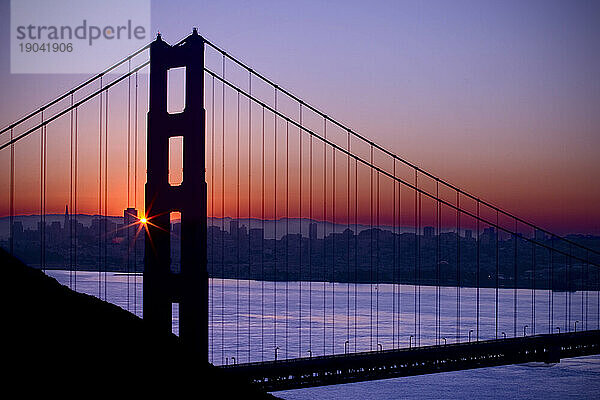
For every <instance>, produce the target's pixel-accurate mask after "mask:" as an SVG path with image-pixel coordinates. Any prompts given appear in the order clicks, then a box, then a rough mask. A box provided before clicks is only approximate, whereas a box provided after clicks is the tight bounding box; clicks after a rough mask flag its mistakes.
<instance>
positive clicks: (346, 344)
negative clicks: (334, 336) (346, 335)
mask: <svg viewBox="0 0 600 400" xmlns="http://www.w3.org/2000/svg"><path fill="white" fill-rule="evenodd" d="M349 343H350V341H349V340H346V341H345V342H344V354H348V344H349Z"/></svg>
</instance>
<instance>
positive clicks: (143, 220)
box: [140, 217, 148, 224]
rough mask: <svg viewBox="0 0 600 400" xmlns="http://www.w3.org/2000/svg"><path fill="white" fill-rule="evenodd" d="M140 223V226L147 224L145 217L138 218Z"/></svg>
mask: <svg viewBox="0 0 600 400" xmlns="http://www.w3.org/2000/svg"><path fill="white" fill-rule="evenodd" d="M140 222H141V223H142V224H145V223H146V222H148V220H147V219H146V218H145V217H142V218H140Z"/></svg>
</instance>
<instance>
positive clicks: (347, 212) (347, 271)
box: [346, 131, 352, 346]
mask: <svg viewBox="0 0 600 400" xmlns="http://www.w3.org/2000/svg"><path fill="white" fill-rule="evenodd" d="M347 134H348V144H347V149H348V153H350V131H348V132H347ZM346 173H347V175H346V178H347V182H346V224H347V227H346V229H347V231H346V233H347V235H346V340H347V341H348V346H350V234H351V232H352V231H351V230H350V154H348V155H347V156H346Z"/></svg>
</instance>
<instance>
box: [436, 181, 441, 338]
mask: <svg viewBox="0 0 600 400" xmlns="http://www.w3.org/2000/svg"><path fill="white" fill-rule="evenodd" d="M435 198H436V209H435V215H436V220H437V221H436V222H437V229H436V233H437V238H436V239H437V240H436V252H435V253H436V256H435V280H436V285H435V332H436V334H435V344H437V345H439V344H440V306H441V299H440V294H441V293H440V238H441V234H442V233H441V221H440V219H441V215H440V214H441V208H440V182H439V180H437V179H436V180H435Z"/></svg>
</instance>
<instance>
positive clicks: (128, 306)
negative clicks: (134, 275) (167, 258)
mask: <svg viewBox="0 0 600 400" xmlns="http://www.w3.org/2000/svg"><path fill="white" fill-rule="evenodd" d="M127 61H128V62H127V72H128V74H127V208H129V207H131V194H130V193H131V58H130V59H129V60H127ZM130 221H131V218H130V217H128V218H127V221H124V222H126V224H125V229H126V230H125V234H126V235H127V310H130V305H129V300H130V295H129V275H130V274H131V227H130V226H129V224H130V223H131V222H130ZM127 222H129V223H127Z"/></svg>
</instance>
